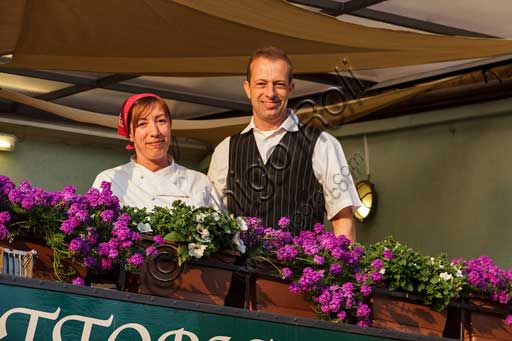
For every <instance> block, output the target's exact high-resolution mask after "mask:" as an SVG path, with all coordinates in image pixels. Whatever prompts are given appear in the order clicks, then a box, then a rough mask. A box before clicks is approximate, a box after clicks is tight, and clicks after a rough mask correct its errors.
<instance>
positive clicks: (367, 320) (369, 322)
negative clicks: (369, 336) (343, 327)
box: [356, 319, 372, 327]
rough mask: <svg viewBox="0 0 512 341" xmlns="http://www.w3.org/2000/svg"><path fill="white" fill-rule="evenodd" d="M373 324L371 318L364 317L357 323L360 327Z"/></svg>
mask: <svg viewBox="0 0 512 341" xmlns="http://www.w3.org/2000/svg"><path fill="white" fill-rule="evenodd" d="M371 324H372V323H371V320H370V319H364V320H361V321H358V322H357V323H356V325H357V326H359V327H369V326H370V325H371Z"/></svg>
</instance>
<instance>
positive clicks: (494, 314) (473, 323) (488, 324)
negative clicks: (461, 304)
mask: <svg viewBox="0 0 512 341" xmlns="http://www.w3.org/2000/svg"><path fill="white" fill-rule="evenodd" d="M468 303H469V304H472V305H474V306H476V307H478V308H483V309H482V310H466V311H465V314H466V316H467V319H466V323H465V326H464V327H465V328H464V339H465V340H472V341H473V340H478V341H482V340H503V341H505V340H506V341H510V340H512V326H509V325H507V324H506V323H505V320H504V319H505V317H506V314H507V312H510V311H511V307H510V306H506V305H504V304H499V303H495V302H491V301H488V300H484V299H475V298H472V299H470V300H469V301H468ZM484 309H485V310H484ZM486 310H487V311H486Z"/></svg>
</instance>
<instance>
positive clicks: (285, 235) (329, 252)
mask: <svg viewBox="0 0 512 341" xmlns="http://www.w3.org/2000/svg"><path fill="white" fill-rule="evenodd" d="M246 222H247V225H248V230H247V232H246V234H245V235H244V238H245V241H246V243H247V244H248V245H249V246H250V247H252V248H254V249H257V250H259V251H258V256H257V257H259V258H260V259H265V260H270V259H271V261H272V263H273V264H274V265H276V266H278V267H279V271H280V274H281V276H282V277H283V278H284V279H288V280H290V281H291V283H290V285H289V290H290V291H291V292H292V293H294V294H303V295H304V297H305V298H306V299H307V300H310V301H312V302H313V303H314V305H315V310H316V311H317V312H318V313H319V314H320V316H321V317H322V318H324V319H327V320H331V321H335V322H349V323H353V324H357V325H359V326H369V325H370V321H371V320H370V313H371V310H370V307H369V306H368V305H367V304H366V303H367V301H368V296H369V295H370V294H371V292H372V290H371V284H372V283H373V282H372V279H371V276H369V275H367V274H362V273H360V260H361V258H362V257H363V255H364V249H363V247H361V246H359V245H357V244H351V243H350V240H349V239H347V238H346V237H345V236H338V237H336V236H335V235H334V234H333V233H332V232H328V231H326V230H325V228H324V226H323V225H322V224H316V225H315V226H314V229H313V231H302V232H300V234H299V235H298V236H295V237H293V236H292V235H291V234H290V232H288V231H286V228H287V227H288V225H289V223H290V221H289V219H287V218H281V219H280V221H279V227H280V229H272V228H264V227H262V226H261V220H259V219H257V218H246ZM258 240H259V242H258ZM379 270H380V269H376V270H375V272H376V273H378V271H379Z"/></svg>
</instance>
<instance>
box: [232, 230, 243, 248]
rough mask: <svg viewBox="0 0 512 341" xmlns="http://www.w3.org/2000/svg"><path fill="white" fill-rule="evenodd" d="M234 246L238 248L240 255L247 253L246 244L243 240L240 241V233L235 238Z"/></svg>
mask: <svg viewBox="0 0 512 341" xmlns="http://www.w3.org/2000/svg"><path fill="white" fill-rule="evenodd" d="M233 244H235V245H236V248H237V249H238V251H240V253H245V244H244V241H243V240H242V239H240V232H237V233H236V234H235V235H234V237H233Z"/></svg>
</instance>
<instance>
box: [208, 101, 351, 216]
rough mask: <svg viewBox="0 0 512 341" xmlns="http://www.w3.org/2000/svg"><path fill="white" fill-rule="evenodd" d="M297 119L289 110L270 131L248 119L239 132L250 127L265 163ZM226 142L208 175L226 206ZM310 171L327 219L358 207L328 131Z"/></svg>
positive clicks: (318, 143)
mask: <svg viewBox="0 0 512 341" xmlns="http://www.w3.org/2000/svg"><path fill="white" fill-rule="evenodd" d="M298 124H299V118H298V117H297V115H296V114H295V113H294V112H293V111H291V110H290V113H289V115H288V118H287V119H286V120H285V121H284V122H283V123H282V124H281V126H280V127H279V128H278V129H276V130H272V131H262V130H259V129H257V128H256V127H255V125H254V121H253V119H252V118H251V122H250V123H249V125H248V126H247V127H246V128H245V129H244V130H242V132H241V134H247V133H249V132H250V131H251V130H252V132H253V134H254V139H255V140H256V146H257V147H258V151H259V153H260V156H261V159H262V160H263V162H264V163H266V162H267V160H268V159H269V157H270V155H271V154H272V151H273V150H274V148H275V146H276V145H277V144H278V143H279V141H280V140H281V138H283V136H284V135H285V134H286V132H288V131H298V130H299V125H298ZM229 141H230V138H229V137H227V138H225V139H224V140H223V141H222V142H221V143H220V144H219V145H218V146H217V148H215V151H214V152H213V155H212V160H211V162H210V168H209V170H208V177H209V178H210V181H211V182H212V183H213V185H214V187H215V188H216V190H217V192H218V193H220V194H221V195H223V199H224V205H226V207H227V202H226V201H227V197H226V195H225V193H226V190H227V176H228V170H229ZM312 162H313V173H314V174H315V177H316V179H317V180H318V182H319V183H320V184H321V185H322V189H323V192H324V199H325V210H326V212H327V219H332V218H333V217H334V216H335V215H336V214H337V213H338V212H339V211H341V210H342V209H344V208H345V207H348V206H352V207H353V210H354V212H355V210H356V209H357V208H358V207H360V206H361V201H360V200H359V196H358V194H357V191H356V189H355V185H354V181H353V180H352V175H351V174H350V169H349V167H348V165H347V160H346V158H345V154H344V153H343V148H342V147H341V143H340V142H339V141H338V140H337V139H336V138H335V137H334V136H332V135H330V134H329V133H327V132H325V131H324V132H322V133H321V134H320V136H319V137H318V139H317V141H316V144H315V147H314V149H313V156H312Z"/></svg>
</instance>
